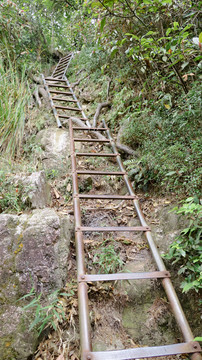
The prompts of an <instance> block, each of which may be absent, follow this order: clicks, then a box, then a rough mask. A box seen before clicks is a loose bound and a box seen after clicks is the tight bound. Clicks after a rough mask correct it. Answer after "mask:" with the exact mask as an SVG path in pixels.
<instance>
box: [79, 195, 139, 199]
mask: <svg viewBox="0 0 202 360" xmlns="http://www.w3.org/2000/svg"><path fill="white" fill-rule="evenodd" d="M75 197H79V199H112V200H134V199H137V197H136V196H132V195H113V194H106V195H104V194H103V195H94V194H93V195H91V194H79V195H75Z"/></svg>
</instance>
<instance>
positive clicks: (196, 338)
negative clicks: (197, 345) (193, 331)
mask: <svg viewBox="0 0 202 360" xmlns="http://www.w3.org/2000/svg"><path fill="white" fill-rule="evenodd" d="M194 341H202V336H197V337H195V338H194Z"/></svg>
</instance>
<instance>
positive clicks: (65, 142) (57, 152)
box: [36, 128, 70, 171]
mask: <svg viewBox="0 0 202 360" xmlns="http://www.w3.org/2000/svg"><path fill="white" fill-rule="evenodd" d="M36 141H37V142H38V143H39V144H40V146H41V147H42V149H43V153H42V157H41V158H42V162H43V166H44V168H45V169H49V170H50V169H54V170H58V171H60V170H64V171H65V168H66V167H67V166H68V165H69V156H70V142H69V133H68V131H67V130H63V129H58V128H48V129H44V130H41V131H40V132H39V133H38V134H37V137H36Z"/></svg>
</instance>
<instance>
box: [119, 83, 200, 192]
mask: <svg viewBox="0 0 202 360" xmlns="http://www.w3.org/2000/svg"><path fill="white" fill-rule="evenodd" d="M200 93H201V85H200V84H199V83H198V82H195V85H194V86H193V89H192V90H190V92H189V93H188V94H187V95H186V96H181V97H180V98H179V99H178V101H177V104H176V105H175V106H173V108H171V109H170V110H167V109H166V108H165V106H164V104H162V105H161V104H159V109H158V110H156V111H155V112H154V113H153V114H152V115H149V112H148V110H145V111H143V112H142V113H141V114H140V116H139V117H137V118H136V119H135V120H133V121H131V122H126V123H125V130H124V135H123V138H124V141H125V143H126V144H128V143H129V144H130V146H132V147H133V148H134V149H137V150H138V153H139V159H138V160H137V159H130V160H127V161H125V165H126V167H127V170H129V171H130V173H131V176H132V178H133V180H134V184H135V185H136V186H137V187H140V188H143V187H144V186H149V185H155V186H156V185H158V186H159V188H161V189H162V188H165V189H166V190H167V191H175V192H187V193H188V192H189V193H190V191H191V193H192V194H199V192H200V178H201V167H200V159H201V154H202V147H201V130H200V109H201V96H200ZM133 139H134V140H133Z"/></svg>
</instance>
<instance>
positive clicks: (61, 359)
mask: <svg viewBox="0 0 202 360" xmlns="http://www.w3.org/2000/svg"><path fill="white" fill-rule="evenodd" d="M56 360H65V358H64V356H63V354H61V355H60V356H58V357H57V359H56Z"/></svg>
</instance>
